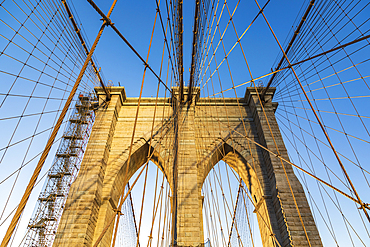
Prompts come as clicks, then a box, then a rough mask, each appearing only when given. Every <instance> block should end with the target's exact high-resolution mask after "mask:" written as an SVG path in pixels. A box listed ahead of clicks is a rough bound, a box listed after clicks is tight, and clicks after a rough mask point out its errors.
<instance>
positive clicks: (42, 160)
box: [1, 0, 117, 247]
mask: <svg viewBox="0 0 370 247" xmlns="http://www.w3.org/2000/svg"><path fill="white" fill-rule="evenodd" d="M116 2H117V0H114V2H113V3H112V6H111V8H110V10H109V12H108V16H110V14H111V13H112V11H113V9H114V6H115V5H116ZM105 26H106V22H104V23H103V24H102V26H101V28H100V30H99V33H98V35H97V37H96V39H95V41H94V44H93V46H92V48H91V50H90V52H89V55H88V56H87V58H86V60H85V63H84V65H83V67H82V68H81V71H80V74H79V76H78V78H77V80H76V82H75V84H74V86H73V88H72V90H71V92H70V94H69V96H68V99H67V102H66V103H65V105H64V107H63V110H62V112H61V114H60V116H59V118H58V121H57V124H56V125H55V128H54V129H53V132H52V134H51V135H50V138H49V140H48V142H47V144H46V146H45V149H44V151H43V153H42V155H41V158H40V160H39V162H38V164H37V166H36V168H35V170H34V172H33V174H32V177H31V179H30V181H29V183H28V185H27V188H26V190H25V192H24V194H23V196H22V199H21V202H20V203H19V206H18V208H17V211H16V213H15V215H14V216H13V219H12V221H11V223H10V225H9V227H8V229H7V232H6V234H5V237H4V239H3V241H2V243H1V247H6V246H7V245H8V243H9V241H10V238H11V236H12V235H13V232H14V229H15V228H16V226H17V225H18V221H19V218H20V216H21V215H22V213H23V210H24V208H25V206H26V204H27V201H28V198H29V196H30V194H31V192H32V190H33V187H34V185H35V183H36V180H37V177H38V176H39V174H40V172H41V169H42V167H43V165H44V163H45V160H46V157H47V156H48V154H49V151H50V149H51V146H52V144H53V142H54V140H55V137H56V135H57V133H58V131H59V129H60V126H61V124H62V122H63V119H64V117H65V115H66V113H67V111H68V109H69V106H70V104H71V102H72V99H73V97H74V95H75V93H76V91H77V88H78V86H79V84H80V82H81V80H82V77H83V75H84V73H85V71H86V68H87V66H88V64H89V62H90V59H91V56H92V54H93V53H94V50H95V48H96V46H97V44H98V42H99V40H100V37H101V35H102V34H103V31H104V28H105Z"/></svg>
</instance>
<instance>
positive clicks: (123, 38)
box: [87, 0, 172, 93]
mask: <svg viewBox="0 0 370 247" xmlns="http://www.w3.org/2000/svg"><path fill="white" fill-rule="evenodd" d="M87 1H88V2H89V3H90V4H91V6H92V7H93V8H94V9H95V10H96V12H98V13H99V14H100V16H101V17H103V19H104V21H105V25H109V26H110V27H111V28H113V30H114V31H115V32H116V33H117V34H118V36H119V37H120V38H121V39H122V40H123V41H124V42H125V43H126V44H127V45H128V47H130V49H131V50H132V51H133V52H134V53H135V55H136V56H137V57H138V58H139V59H140V60H141V61H142V62H143V63H144V65H145V67H147V68H148V69H149V70H150V71H151V72H152V73H153V75H154V76H155V77H157V79H158V80H159V81H160V82H161V83H162V85H164V87H165V88H166V89H167V90H168V91H170V92H171V89H169V88H168V86H167V85H166V84H165V83H164V82H163V81H162V79H161V78H160V77H159V76H158V75H157V73H155V71H154V70H153V69H152V68H151V67H150V66H149V64H148V63H147V62H146V61H145V60H144V58H143V57H142V56H140V54H139V53H138V52H137V51H136V50H135V48H134V47H133V46H132V45H131V44H130V42H128V40H127V39H126V38H125V37H124V36H123V34H122V33H121V32H120V31H119V30H118V29H117V28H116V26H114V23H112V21H111V20H110V19H109V16H106V15H105V14H104V13H103V12H102V11H101V10H100V9H99V7H98V6H97V5H96V4H95V3H94V1H92V0H87ZM171 93H172V92H171Z"/></svg>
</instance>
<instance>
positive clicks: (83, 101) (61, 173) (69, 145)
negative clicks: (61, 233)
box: [24, 94, 94, 246]
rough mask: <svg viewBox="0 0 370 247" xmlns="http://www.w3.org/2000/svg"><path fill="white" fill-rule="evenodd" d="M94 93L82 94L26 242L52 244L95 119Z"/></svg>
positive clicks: (30, 224)
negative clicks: (92, 95) (92, 94)
mask: <svg viewBox="0 0 370 247" xmlns="http://www.w3.org/2000/svg"><path fill="white" fill-rule="evenodd" d="M92 101H93V99H92V97H91V96H90V95H88V96H86V95H83V94H80V95H79V97H78V100H77V102H76V104H75V109H74V110H73V112H72V114H71V117H70V119H69V122H68V125H67V128H66V130H65V132H64V134H63V137H62V140H61V143H60V145H59V148H58V151H57V153H56V155H55V158H54V161H53V164H52V166H51V168H50V170H49V172H48V177H47V179H46V182H45V185H44V188H43V190H42V191H41V193H40V195H39V198H38V200H37V204H36V207H35V210H34V213H33V216H32V217H31V219H30V222H29V224H28V229H27V234H26V237H25V242H24V246H51V245H52V244H53V241H54V238H55V233H56V230H57V228H58V224H59V220H60V218H61V216H62V213H63V209H64V204H65V202H66V199H67V195H68V192H69V189H70V187H71V184H72V182H73V181H74V179H75V178H76V176H77V174H78V171H79V168H80V165H81V161H82V158H83V155H84V150H85V148H86V145H87V142H88V139H89V136H90V132H91V128H92V125H93V123H94V112H93V109H92Z"/></svg>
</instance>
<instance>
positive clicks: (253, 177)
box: [54, 87, 322, 247]
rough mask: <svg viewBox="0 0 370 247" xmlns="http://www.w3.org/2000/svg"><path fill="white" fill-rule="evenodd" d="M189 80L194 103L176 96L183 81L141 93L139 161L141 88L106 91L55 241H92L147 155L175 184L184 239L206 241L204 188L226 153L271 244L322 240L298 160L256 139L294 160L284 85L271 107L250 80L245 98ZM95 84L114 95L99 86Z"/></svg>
mask: <svg viewBox="0 0 370 247" xmlns="http://www.w3.org/2000/svg"><path fill="white" fill-rule="evenodd" d="M187 90H188V89H187V88H184V95H185V100H186V97H192V99H193V100H192V101H191V102H192V103H191V104H190V105H189V104H185V105H183V106H179V105H176V97H178V89H177V88H173V95H174V98H172V99H164V98H162V99H159V100H158V101H157V104H156V100H155V98H142V100H141V106H140V112H139V116H138V122H137V127H136V132H135V139H134V144H133V147H132V155H131V159H130V164H128V163H127V162H128V153H129V146H130V141H131V136H132V132H133V123H134V119H135V114H136V109H137V104H138V98H126V95H125V90H124V88H123V87H112V88H111V94H112V98H111V100H110V102H107V103H104V102H103V101H102V100H100V102H99V103H100V105H101V106H102V107H100V108H99V109H98V110H97V112H96V120H95V124H94V127H93V130H92V134H91V137H90V140H89V143H88V146H87V149H86V152H85V156H84V160H83V162H82V165H81V170H80V173H79V176H78V177H77V179H76V181H75V182H74V183H73V184H72V186H71V190H70V194H69V197H68V199H67V203H66V207H65V210H64V213H63V216H62V219H61V222H60V224H59V228H58V231H57V234H56V239H55V242H54V246H68V247H69V246H92V244H93V243H95V241H96V239H97V238H98V237H99V235H100V233H101V232H102V230H103V228H104V226H106V225H107V223H108V221H109V219H110V218H111V217H112V216H113V215H114V214H115V213H116V211H115V210H116V209H117V204H118V201H119V197H120V194H121V191H122V189H123V188H124V186H125V182H124V179H125V174H126V168H127V166H129V167H128V177H129V178H130V177H131V176H132V175H133V174H134V173H135V172H136V171H137V170H138V169H139V168H140V167H141V166H142V165H143V164H145V162H146V161H147V159H148V157H149V158H150V159H151V160H152V161H153V162H154V163H155V164H156V165H157V166H158V167H159V168H160V169H161V170H162V172H163V173H164V174H165V176H166V178H167V180H168V182H169V184H170V186H171V189H172V195H173V196H172V218H173V221H172V234H173V239H174V240H175V242H174V243H175V244H176V245H177V246H201V245H202V243H203V241H204V240H203V222H202V221H203V217H202V204H203V197H202V194H201V188H202V184H203V182H204V180H205V178H206V176H207V174H208V172H209V171H210V170H211V169H212V167H213V166H214V165H215V164H216V163H217V162H218V161H220V160H223V161H225V162H226V163H227V164H228V165H229V166H230V167H231V168H233V169H234V170H235V171H236V172H237V173H238V174H239V175H240V176H241V178H242V179H243V180H244V182H245V184H246V185H247V187H248V189H249V191H250V194H251V195H252V198H253V200H254V202H253V203H254V206H255V209H254V212H255V213H256V214H257V218H258V224H259V229H260V233H261V238H262V242H263V245H264V247H267V246H322V243H321V239H320V236H319V233H318V230H317V228H316V225H315V222H314V220H313V217H312V214H311V210H310V208H309V205H308V202H307V199H306V196H305V193H304V190H303V188H302V185H301V184H300V182H299V181H298V179H297V177H296V176H295V175H294V172H293V169H292V167H291V165H289V164H288V163H286V162H282V161H281V159H280V158H279V157H276V156H275V155H272V154H271V153H269V152H267V151H265V150H264V149H262V148H261V147H259V146H257V145H255V143H254V142H256V143H259V144H260V145H262V146H264V147H266V148H268V149H269V150H271V151H273V152H274V153H275V154H276V153H278V152H279V153H280V155H281V157H283V158H284V159H286V160H289V158H288V155H287V151H286V148H285V145H284V143H283V140H282V137H281V134H280V131H279V128H278V125H277V122H276V120H275V115H274V113H275V110H276V108H277V103H273V102H272V98H273V95H274V92H275V89H274V88H269V89H268V91H267V93H266V95H265V101H266V103H265V104H264V111H263V110H262V107H261V105H260V103H259V100H258V95H257V93H256V89H255V88H247V89H246V92H245V97H244V98H239V99H237V98H218V99H210V98H200V97H199V88H194V89H193V90H192V95H190V96H189V95H188V91H187ZM258 90H259V91H260V92H261V91H262V90H263V88H258ZM96 92H97V94H98V95H100V96H101V98H102V99H103V98H105V97H104V95H103V94H104V92H103V91H102V90H101V89H100V88H96ZM155 109H156V117H155V120H154V128H153V129H152V126H153V115H154V110H155ZM266 117H267V120H268V121H266ZM271 132H272V135H271ZM246 137H248V138H249V139H248V138H246ZM251 140H253V142H252V141H251ZM275 143H276V145H275ZM276 147H277V148H276ZM277 149H278V150H277ZM287 178H288V179H287ZM292 192H293V193H292ZM292 194H293V195H294V197H293V195H292ZM297 208H298V210H297ZM298 212H299V213H298ZM303 226H304V227H303ZM112 233H113V224H111V227H110V228H109V229H108V231H107V232H106V234H105V235H104V238H103V239H102V241H101V243H100V245H99V246H107V247H109V246H110V243H111V239H112ZM307 239H309V241H308V240H307ZM213 244H216V246H217V244H218V243H213Z"/></svg>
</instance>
